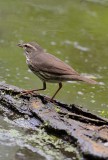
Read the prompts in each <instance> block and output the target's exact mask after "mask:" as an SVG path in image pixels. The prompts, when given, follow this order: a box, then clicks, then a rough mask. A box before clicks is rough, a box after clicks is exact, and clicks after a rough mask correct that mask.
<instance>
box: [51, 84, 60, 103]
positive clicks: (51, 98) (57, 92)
mask: <svg viewBox="0 0 108 160" xmlns="http://www.w3.org/2000/svg"><path fill="white" fill-rule="evenodd" d="M61 88H62V83H61V82H60V83H59V88H58V89H57V91H56V92H55V94H54V95H53V96H52V98H51V100H50V101H53V99H54V97H55V96H56V94H57V93H58V92H59V90H60V89H61Z"/></svg>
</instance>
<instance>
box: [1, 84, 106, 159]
mask: <svg viewBox="0 0 108 160" xmlns="http://www.w3.org/2000/svg"><path fill="white" fill-rule="evenodd" d="M21 91H22V89H19V88H17V87H15V86H12V85H8V84H5V83H0V105H1V106H2V109H3V110H6V114H7V116H8V117H9V116H10V115H11V114H10V112H11V111H13V112H14V113H15V114H16V115H18V116H23V117H24V115H26V116H28V117H29V123H30V125H31V126H32V128H35V127H42V128H44V129H45V130H46V131H47V133H50V134H53V135H56V136H57V137H60V138H62V139H63V140H66V141H68V142H69V143H70V145H71V144H74V146H75V147H77V149H78V150H79V152H80V153H81V154H82V155H83V157H84V158H85V159H90V160H91V159H92V160H93V159H96V160H97V159H103V160H108V120H107V119H105V118H102V117H100V116H97V115H95V114H93V113H90V112H89V111H87V110H86V109H83V108H82V107H80V106H77V105H75V104H70V105H67V104H63V103H61V102H58V101H56V100H54V102H49V101H48V97H46V96H43V95H39V94H32V95H21V94H20V93H21Z"/></svg>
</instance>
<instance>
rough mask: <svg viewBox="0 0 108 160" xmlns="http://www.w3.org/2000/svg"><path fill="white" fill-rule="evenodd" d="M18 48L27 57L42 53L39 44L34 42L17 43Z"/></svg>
mask: <svg viewBox="0 0 108 160" xmlns="http://www.w3.org/2000/svg"><path fill="white" fill-rule="evenodd" d="M18 46H19V47H21V48H23V49H24V51H25V54H26V55H27V56H29V54H35V53H41V52H42V51H43V49H42V48H41V47H40V46H39V44H37V43H35V42H30V43H19V44H18Z"/></svg>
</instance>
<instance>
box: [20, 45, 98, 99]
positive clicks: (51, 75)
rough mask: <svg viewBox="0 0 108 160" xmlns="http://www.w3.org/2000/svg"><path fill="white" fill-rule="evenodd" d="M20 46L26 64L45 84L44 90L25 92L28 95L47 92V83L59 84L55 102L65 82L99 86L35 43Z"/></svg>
mask: <svg viewBox="0 0 108 160" xmlns="http://www.w3.org/2000/svg"><path fill="white" fill-rule="evenodd" d="M18 46H19V47H22V48H23V49H24V53H25V56H26V63H27V64H28V67H29V68H30V70H31V71H32V72H33V73H34V74H35V75H37V76H38V77H39V78H40V79H41V80H42V82H43V88H42V89H35V90H29V91H25V92H27V93H32V92H34V91H39V90H45V89H46V82H50V83H58V84H59V88H58V89H57V91H56V92H55V94H54V95H53V96H52V98H51V100H53V98H54V97H55V96H56V94H57V93H58V92H59V90H60V89H61V88H62V82H64V81H83V82H87V83H91V84H97V82H96V81H94V80H92V79H89V78H86V77H84V76H81V75H80V74H79V73H78V72H76V71H75V70H74V69H73V68H71V67H70V66H69V65H67V64H65V63H64V62H63V61H61V60H60V59H58V58H56V57H55V56H53V55H51V54H49V53H46V52H45V51H44V50H43V48H42V47H41V46H40V45H38V44H37V43H35V42H30V43H23V44H18Z"/></svg>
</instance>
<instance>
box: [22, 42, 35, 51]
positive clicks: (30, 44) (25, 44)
mask: <svg viewBox="0 0 108 160" xmlns="http://www.w3.org/2000/svg"><path fill="white" fill-rule="evenodd" d="M25 45H28V46H29V47H31V48H33V49H34V50H36V51H37V49H36V48H35V47H34V46H32V45H31V44H29V43H26V44H25Z"/></svg>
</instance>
